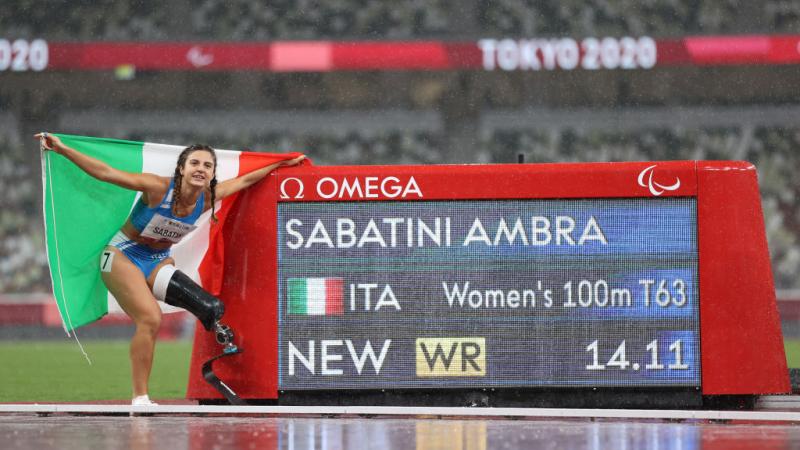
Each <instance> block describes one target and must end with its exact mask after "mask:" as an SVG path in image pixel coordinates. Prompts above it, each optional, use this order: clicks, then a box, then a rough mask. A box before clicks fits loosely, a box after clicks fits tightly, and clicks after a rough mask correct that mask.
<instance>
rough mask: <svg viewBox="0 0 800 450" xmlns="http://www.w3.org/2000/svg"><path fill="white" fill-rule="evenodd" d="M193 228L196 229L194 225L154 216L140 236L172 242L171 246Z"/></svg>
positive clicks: (158, 215) (159, 215) (157, 215)
mask: <svg viewBox="0 0 800 450" xmlns="http://www.w3.org/2000/svg"><path fill="white" fill-rule="evenodd" d="M195 228H197V226H196V225H192V224H189V223H183V222H181V221H179V220H175V219H170V218H169V217H164V216H162V215H161V214H155V215H154V216H153V218H152V219H150V222H148V223H147V226H146V227H144V230H142V232H141V233H140V236H143V237H146V238H150V239H155V240H157V241H161V242H172V243H173V244H177V243H178V242H180V240H181V239H183V237H184V236H186V235H187V234H189V233H190V232H192V230H194V229H195Z"/></svg>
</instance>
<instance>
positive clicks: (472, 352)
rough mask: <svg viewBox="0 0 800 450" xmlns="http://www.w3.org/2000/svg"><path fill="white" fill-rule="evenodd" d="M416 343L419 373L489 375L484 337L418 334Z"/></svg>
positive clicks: (435, 375)
mask: <svg viewBox="0 0 800 450" xmlns="http://www.w3.org/2000/svg"><path fill="white" fill-rule="evenodd" d="M415 347H416V356H417V358H416V359H417V376H418V377H483V376H486V339H485V338H482V337H445V338H417V341H416V344H415Z"/></svg>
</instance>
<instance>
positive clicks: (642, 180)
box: [638, 164, 681, 197]
mask: <svg viewBox="0 0 800 450" xmlns="http://www.w3.org/2000/svg"><path fill="white" fill-rule="evenodd" d="M655 168H656V164H653V165H652V166H648V167H645V169H644V170H642V171H641V172H639V180H638V181H639V186H641V187H646V188H647V189H649V190H650V193H651V194H653V195H655V196H656V197H658V196H659V195H661V194H663V193H664V192H665V191H674V190H676V189H678V188H679V187H681V180H680V178H678V177H675V183H673V184H671V185H669V186H666V185H663V184H661V183H658V182H656V181H653V172H655Z"/></svg>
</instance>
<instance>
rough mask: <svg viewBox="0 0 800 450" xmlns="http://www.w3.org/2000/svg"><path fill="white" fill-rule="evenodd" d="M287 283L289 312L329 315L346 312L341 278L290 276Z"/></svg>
mask: <svg viewBox="0 0 800 450" xmlns="http://www.w3.org/2000/svg"><path fill="white" fill-rule="evenodd" d="M286 283H287V286H286V291H287V292H286V297H287V298H288V299H289V307H288V312H289V314H301V315H307V316H328V315H341V314H342V313H343V312H344V308H343V296H342V279H341V278H289V279H288V280H287V282H286Z"/></svg>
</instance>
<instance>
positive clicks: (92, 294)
mask: <svg viewBox="0 0 800 450" xmlns="http://www.w3.org/2000/svg"><path fill="white" fill-rule="evenodd" d="M58 136H59V137H60V138H61V140H62V141H63V142H64V144H66V145H68V146H70V147H72V148H74V149H75V150H78V151H80V152H81V153H85V154H87V155H89V156H92V157H94V158H97V159H99V160H101V161H104V162H106V163H107V164H109V165H111V166H112V167H115V168H117V169H120V170H124V171H126V172H135V173H140V172H141V171H142V147H143V145H144V144H143V143H142V142H132V141H122V140H116V139H98V138H89V137H83V136H70V135H62V134H59V135H58ZM45 157H46V158H47V159H46V160H45V162H44V166H45V170H46V172H45V174H44V182H45V186H44V190H45V192H44V194H45V199H44V215H45V227H46V233H47V253H48V254H47V258H48V261H49V263H50V272H51V277H52V279H53V294H54V296H55V297H56V302H57V303H58V308H59V311H60V312H61V316H62V318H63V319H64V321H65V322H66V324H65V325H66V328H67V329H68V330H72V329H75V328H77V327H79V326H81V325H85V324H87V323H90V322H93V321H95V320H97V319H99V318H100V317H102V316H103V315H105V314H106V313H107V312H108V305H107V298H108V292H107V290H106V288H105V285H104V284H103V281H102V279H101V278H100V270H99V263H98V262H99V258H100V253H101V252H102V250H103V247H105V245H106V244H107V243H108V241H109V240H110V239H111V237H112V236H113V235H114V234H115V233H116V232H117V231H118V230H119V228H120V227H121V226H122V224H123V223H125V220H126V219H127V217H128V214H129V213H130V210H131V207H132V205H133V201H134V200H135V198H136V192H135V191H130V190H127V189H123V188H120V187H117V186H115V185H112V184H109V183H105V182H102V181H98V180H95V179H94V178H92V177H90V176H89V175H87V174H86V173H85V172H83V171H82V170H81V169H79V168H78V167H77V166H75V165H74V164H73V163H72V162H70V161H69V160H67V159H66V158H65V157H63V156H61V155H58V154H56V153H54V152H47V153H46V155H45ZM62 282H63V285H62ZM65 305H66V308H65Z"/></svg>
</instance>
